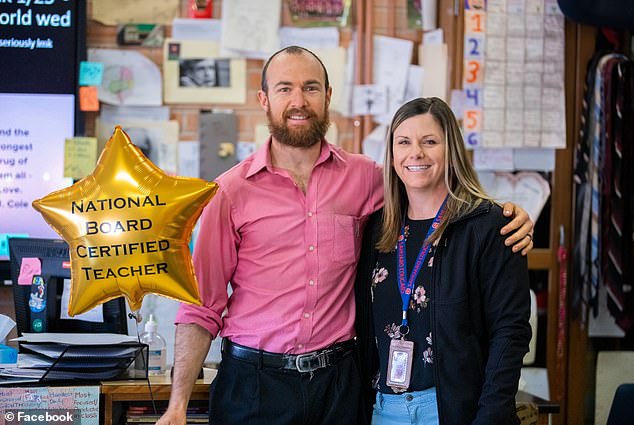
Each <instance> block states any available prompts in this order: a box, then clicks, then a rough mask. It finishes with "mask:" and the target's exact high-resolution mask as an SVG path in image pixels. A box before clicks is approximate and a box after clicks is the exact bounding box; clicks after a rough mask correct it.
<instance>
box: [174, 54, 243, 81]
mask: <svg viewBox="0 0 634 425" xmlns="http://www.w3.org/2000/svg"><path fill="white" fill-rule="evenodd" d="M229 71H230V61H229V59H214V58H202V59H200V58H198V59H181V60H180V61H179V86H180V87H229V86H230V85H231V81H230V72H229Z"/></svg>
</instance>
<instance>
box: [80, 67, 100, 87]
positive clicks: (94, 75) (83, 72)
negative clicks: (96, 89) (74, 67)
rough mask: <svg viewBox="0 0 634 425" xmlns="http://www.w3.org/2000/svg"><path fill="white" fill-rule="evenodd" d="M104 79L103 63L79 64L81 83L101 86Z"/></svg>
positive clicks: (82, 84) (81, 84)
mask: <svg viewBox="0 0 634 425" xmlns="http://www.w3.org/2000/svg"><path fill="white" fill-rule="evenodd" d="M102 79H103V63H101V62H85V61H84V62H81V63H80V64H79V85H80V86H99V85H101V80H102Z"/></svg>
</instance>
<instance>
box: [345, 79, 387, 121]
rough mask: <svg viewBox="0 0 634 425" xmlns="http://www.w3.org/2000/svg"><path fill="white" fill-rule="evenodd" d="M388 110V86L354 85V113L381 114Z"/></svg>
mask: <svg viewBox="0 0 634 425" xmlns="http://www.w3.org/2000/svg"><path fill="white" fill-rule="evenodd" d="M386 112H387V87H386V86H379V85H376V84H360V85H356V86H354V89H353V102H352V113H353V114H354V115H379V114H385V113H386Z"/></svg>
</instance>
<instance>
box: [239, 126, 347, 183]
mask: <svg viewBox="0 0 634 425" xmlns="http://www.w3.org/2000/svg"><path fill="white" fill-rule="evenodd" d="M331 156H333V157H336V158H337V159H338V160H339V161H345V159H344V158H343V157H342V156H341V153H340V152H339V151H338V150H337V149H335V147H334V146H332V145H331V144H330V143H328V142H326V139H322V140H321V151H320V153H319V158H317V162H315V166H318V165H320V164H322V163H324V162H326V160H328V159H329V158H330V157H331ZM262 169H267V170H268V171H272V170H273V165H272V164H271V136H269V138H268V140H267V141H266V143H265V144H264V146H263V147H262V149H259V150H258V151H257V152H256V153H255V154H254V155H253V161H252V162H251V165H250V166H249V170H248V171H247V175H246V178H249V177H251V176H253V175H255V174H257V173H258V172H260V171H261V170H262Z"/></svg>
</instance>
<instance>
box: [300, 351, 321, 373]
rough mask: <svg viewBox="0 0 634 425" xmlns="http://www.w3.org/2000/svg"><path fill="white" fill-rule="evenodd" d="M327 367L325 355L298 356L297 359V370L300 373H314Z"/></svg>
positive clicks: (309, 354)
mask: <svg viewBox="0 0 634 425" xmlns="http://www.w3.org/2000/svg"><path fill="white" fill-rule="evenodd" d="M326 366H327V364H326V356H325V353H307V354H298V355H297V357H296V358H295V368H297V371H298V372H300V373H306V372H312V371H314V370H316V369H320V368H322V367H326Z"/></svg>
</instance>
